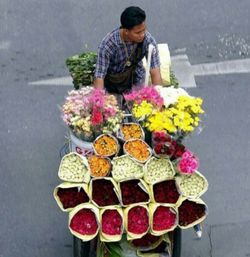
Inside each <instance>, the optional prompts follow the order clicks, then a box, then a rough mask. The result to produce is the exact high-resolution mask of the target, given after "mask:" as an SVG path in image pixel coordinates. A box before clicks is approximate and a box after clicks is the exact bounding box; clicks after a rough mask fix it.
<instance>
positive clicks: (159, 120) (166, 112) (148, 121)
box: [132, 89, 204, 136]
mask: <svg viewBox="0 0 250 257" xmlns="http://www.w3.org/2000/svg"><path fill="white" fill-rule="evenodd" d="M172 91H173V92H176V91H177V92H178V89H173V90H172ZM173 92H172V94H173ZM176 95H177V96H176V97H175V98H176V100H175V101H171V103H170V104H168V103H166V102H165V103H164V106H163V107H162V106H161V108H159V106H157V107H155V106H154V105H153V104H152V103H151V102H150V101H149V100H148V99H146V100H143V101H141V102H139V103H134V104H133V107H132V113H133V115H134V117H135V118H136V119H137V120H139V121H140V122H141V123H142V126H143V127H145V128H146V129H147V130H148V131H150V132H153V131H161V130H166V131H167V132H168V133H170V134H173V135H178V136H184V135H186V134H188V133H190V132H192V131H193V130H194V129H195V127H197V126H198V125H199V121H200V118H199V115H200V114H202V113H204V111H203V110H202V108H201V105H202V99H201V98H199V97H192V96H189V95H188V94H179V93H178V94H176ZM168 97H169V96H166V95H164V100H166V101H167V100H168Z"/></svg>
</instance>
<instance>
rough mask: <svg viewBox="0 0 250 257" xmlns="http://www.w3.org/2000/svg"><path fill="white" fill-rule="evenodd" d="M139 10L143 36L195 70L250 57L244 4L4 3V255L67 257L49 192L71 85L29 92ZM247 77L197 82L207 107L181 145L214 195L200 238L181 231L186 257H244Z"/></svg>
mask: <svg viewBox="0 0 250 257" xmlns="http://www.w3.org/2000/svg"><path fill="white" fill-rule="evenodd" d="M129 5H139V6H141V7H142V8H144V9H145V10H146V12H147V15H148V19H147V23H148V28H149V30H150V32H151V33H152V34H153V35H154V36H155V38H156V39H157V41H158V42H159V43H165V42H167V43H168V44H169V47H170V52H171V54H172V55H176V54H178V53H180V52H182V53H183V52H184V53H185V54H187V55H188V57H189V61H190V63H191V64H199V63H213V62H218V61H226V60H236V59H244V58H249V56H250V35H249V27H250V19H249V17H250V3H249V1H248V0H238V1H234V0H214V1H198V0H189V1H185V0H178V1H173V0H171V1H165V0H162V1H158V0H156V1H149V0H143V1H142V0H141V1H126V2H125V1H120V0H105V1H101V0H99V1H94V0H92V1H86V0H83V1H75V0H71V1H65V0H60V1H59V0H51V1H48V0H44V1H37V0H24V1H17V0H1V2H0V110H1V111H0V115H1V129H0V175H1V177H0V203H1V207H0V217H1V219H0V257H16V256H18V257H44V256H46V257H66V256H67V257H70V256H72V236H71V235H70V233H69V230H68V228H67V215H66V214H65V213H62V212H61V211H60V210H59V208H58V207H57V205H56V203H55V201H54V199H53V197H52V192H53V189H54V187H55V186H56V185H57V184H59V183H60V181H59V179H58V178H57V170H58V166H59V163H60V157H59V149H60V148H61V147H62V145H63V143H64V140H65V134H66V131H67V130H66V127H65V126H64V125H63V123H62V121H61V118H60V111H59V107H58V106H59V105H60V104H62V103H63V100H64V97H65V95H66V93H67V91H68V90H70V89H71V87H66V86H31V85H28V82H30V81H36V80H42V79H49V78H54V77H60V76H68V71H67V69H66V67H65V64H64V62H65V58H66V57H68V56H70V55H73V54H75V53H79V52H81V51H83V50H93V51H96V49H97V46H98V44H99V42H100V40H101V39H102V37H103V36H104V35H105V34H106V33H107V32H109V31H110V30H112V29H113V28H115V27H117V26H119V16H120V13H121V11H122V10H123V9H124V8H125V7H126V6H129ZM249 81H250V74H249V73H245V74H231V75H225V74H221V75H213V76H200V77H197V78H196V84H197V87H196V88H192V89H188V92H189V93H190V94H193V95H196V96H201V97H202V98H203V99H204V108H205V111H206V116H205V118H204V120H203V130H202V132H201V133H199V134H198V133H194V135H193V136H192V137H191V138H189V139H188V140H187V145H188V146H189V147H190V148H191V150H192V151H193V152H195V153H197V154H198V155H199V158H200V163H201V166H200V171H201V172H202V173H203V174H204V175H205V176H206V177H207V179H208V181H209V183H210V187H209V191H208V192H207V193H206V194H205V195H204V197H203V199H204V200H205V202H206V203H207V204H208V206H209V216H208V218H207V220H206V224H205V230H204V237H203V239H202V240H196V239H195V237H194V233H193V231H192V230H187V231H185V232H184V233H183V253H182V257H211V256H213V257H224V256H227V257H245V256H250V243H249V240H248V233H249V232H250V224H249V223H250V216H249V213H250V202H249V195H250V187H249V185H250V176H249V171H250V170H249V166H250V141H249V127H250V106H249V98H250V87H249Z"/></svg>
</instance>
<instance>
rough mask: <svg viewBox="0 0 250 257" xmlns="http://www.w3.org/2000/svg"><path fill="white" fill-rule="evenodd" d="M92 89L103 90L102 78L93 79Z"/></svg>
mask: <svg viewBox="0 0 250 257" xmlns="http://www.w3.org/2000/svg"><path fill="white" fill-rule="evenodd" d="M94 87H95V88H99V89H103V88H104V79H102V78H95V80H94Z"/></svg>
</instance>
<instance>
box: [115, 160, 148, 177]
mask: <svg viewBox="0 0 250 257" xmlns="http://www.w3.org/2000/svg"><path fill="white" fill-rule="evenodd" d="M111 163H112V177H113V179H114V180H115V181H117V182H119V181H122V180H124V179H127V178H142V177H143V174H144V171H143V166H142V165H141V164H140V163H138V162H136V161H135V160H133V159H132V158H131V157H130V156H129V155H122V156H119V157H115V158H113V160H112V162H111Z"/></svg>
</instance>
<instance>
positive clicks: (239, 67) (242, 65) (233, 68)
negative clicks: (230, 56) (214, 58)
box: [192, 59, 250, 76]
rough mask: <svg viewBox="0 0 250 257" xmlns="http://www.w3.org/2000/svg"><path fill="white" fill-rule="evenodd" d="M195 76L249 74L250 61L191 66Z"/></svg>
mask: <svg viewBox="0 0 250 257" xmlns="http://www.w3.org/2000/svg"><path fill="white" fill-rule="evenodd" d="M192 70H193V73H194V75H195V76H205V75H218V74H232V73H250V59H242V60H232V61H226V62H217V63H205V64H198V65H193V66H192Z"/></svg>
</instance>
